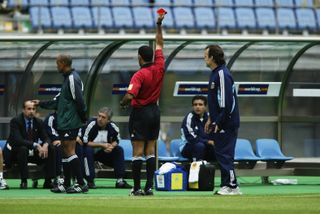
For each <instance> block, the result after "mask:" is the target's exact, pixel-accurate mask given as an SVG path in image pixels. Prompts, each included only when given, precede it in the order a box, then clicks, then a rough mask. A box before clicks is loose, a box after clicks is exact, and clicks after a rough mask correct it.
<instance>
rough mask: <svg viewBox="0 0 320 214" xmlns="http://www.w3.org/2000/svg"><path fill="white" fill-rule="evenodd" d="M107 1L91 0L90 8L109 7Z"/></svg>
mask: <svg viewBox="0 0 320 214" xmlns="http://www.w3.org/2000/svg"><path fill="white" fill-rule="evenodd" d="M109 5H110V2H109V0H91V6H92V7H99V6H109Z"/></svg>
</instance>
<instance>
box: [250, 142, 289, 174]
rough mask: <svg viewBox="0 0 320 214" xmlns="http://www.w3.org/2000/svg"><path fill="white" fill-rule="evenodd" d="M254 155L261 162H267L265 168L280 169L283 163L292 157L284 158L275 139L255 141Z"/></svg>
mask: <svg viewBox="0 0 320 214" xmlns="http://www.w3.org/2000/svg"><path fill="white" fill-rule="evenodd" d="M256 154H257V156H258V157H259V158H260V159H261V160H262V161H266V162H267V167H269V168H270V167H276V168H281V167H282V165H283V163H284V162H285V161H287V160H291V159H293V157H287V156H285V155H284V154H283V153H282V151H281V149H280V146H279V143H278V141H276V140H275V139H265V138H264V139H257V140H256Z"/></svg>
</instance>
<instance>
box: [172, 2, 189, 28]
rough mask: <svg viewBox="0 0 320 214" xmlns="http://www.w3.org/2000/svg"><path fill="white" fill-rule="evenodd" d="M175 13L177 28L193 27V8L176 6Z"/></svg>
mask: <svg viewBox="0 0 320 214" xmlns="http://www.w3.org/2000/svg"><path fill="white" fill-rule="evenodd" d="M173 15H174V17H175V21H176V27H177V28H180V29H181V28H193V27H194V17H193V14H192V10H191V8H189V7H174V8H173Z"/></svg>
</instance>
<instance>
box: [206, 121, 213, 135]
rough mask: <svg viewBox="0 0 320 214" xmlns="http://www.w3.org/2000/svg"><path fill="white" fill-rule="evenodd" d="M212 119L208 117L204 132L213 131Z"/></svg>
mask: <svg viewBox="0 0 320 214" xmlns="http://www.w3.org/2000/svg"><path fill="white" fill-rule="evenodd" d="M211 131H212V130H211V120H210V118H209V119H208V121H207V122H206V124H205V125H204V132H205V133H207V134H209V133H210V132H211Z"/></svg>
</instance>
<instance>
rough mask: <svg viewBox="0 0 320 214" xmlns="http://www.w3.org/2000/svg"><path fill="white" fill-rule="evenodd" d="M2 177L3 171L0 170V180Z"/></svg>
mask: <svg viewBox="0 0 320 214" xmlns="http://www.w3.org/2000/svg"><path fill="white" fill-rule="evenodd" d="M1 179H3V172H0V180H1Z"/></svg>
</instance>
